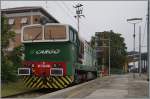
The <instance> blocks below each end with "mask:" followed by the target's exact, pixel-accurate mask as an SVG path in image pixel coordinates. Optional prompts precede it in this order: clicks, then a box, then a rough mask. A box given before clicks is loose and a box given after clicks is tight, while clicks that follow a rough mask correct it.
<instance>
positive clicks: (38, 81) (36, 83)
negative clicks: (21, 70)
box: [32, 77, 41, 88]
mask: <svg viewBox="0 0 150 99" xmlns="http://www.w3.org/2000/svg"><path fill="white" fill-rule="evenodd" d="M37 79H38V80H37V81H36V82H35V83H34V84H33V85H32V87H33V88H34V87H35V86H36V85H38V83H40V80H41V78H40V77H39V78H37Z"/></svg>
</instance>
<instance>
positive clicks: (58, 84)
mask: <svg viewBox="0 0 150 99" xmlns="http://www.w3.org/2000/svg"><path fill="white" fill-rule="evenodd" d="M54 80H55V83H56V85H57V86H59V87H60V88H63V86H62V85H61V84H60V83H58V81H57V80H56V79H55V78H54Z"/></svg>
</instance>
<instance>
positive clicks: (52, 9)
mask: <svg viewBox="0 0 150 99" xmlns="http://www.w3.org/2000/svg"><path fill="white" fill-rule="evenodd" d="M77 3H82V4H83V5H84V8H83V14H84V15H85V18H81V20H80V29H81V30H80V36H81V37H82V38H84V39H85V40H87V41H89V40H90V38H91V36H92V35H94V34H95V32H103V31H110V30H113V31H114V32H117V33H121V34H122V37H124V38H125V43H126V45H127V48H128V51H131V50H133V25H132V24H129V23H127V21H126V19H128V18H134V17H141V18H143V21H142V23H140V24H138V25H136V50H137V51H138V38H139V36H138V34H139V29H138V27H139V25H141V27H142V45H143V46H145V45H146V39H147V35H146V34H147V33H146V14H147V2H146V1H78V2H77V1H47V3H46V1H2V2H1V7H2V9H3V8H11V7H21V6H42V7H43V8H45V9H46V10H47V11H48V12H49V13H50V14H51V15H52V16H54V17H55V18H56V19H57V20H58V21H60V22H61V23H65V24H70V25H72V26H73V27H74V28H77V21H76V19H75V18H74V15H75V9H74V8H73V5H75V4H77ZM142 51H143V52H145V51H146V47H143V48H142Z"/></svg>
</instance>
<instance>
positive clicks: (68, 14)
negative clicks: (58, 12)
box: [56, 2, 77, 25]
mask: <svg viewBox="0 0 150 99" xmlns="http://www.w3.org/2000/svg"><path fill="white" fill-rule="evenodd" d="M56 3H57V5H58V6H60V7H61V8H62V10H63V11H64V12H65V13H66V14H67V16H68V17H69V18H70V19H71V20H72V21H74V23H75V24H76V25H77V22H76V21H75V20H74V19H73V17H71V16H72V15H70V13H68V12H67V11H66V10H65V9H64V7H63V6H62V5H61V4H59V3H58V2H56Z"/></svg>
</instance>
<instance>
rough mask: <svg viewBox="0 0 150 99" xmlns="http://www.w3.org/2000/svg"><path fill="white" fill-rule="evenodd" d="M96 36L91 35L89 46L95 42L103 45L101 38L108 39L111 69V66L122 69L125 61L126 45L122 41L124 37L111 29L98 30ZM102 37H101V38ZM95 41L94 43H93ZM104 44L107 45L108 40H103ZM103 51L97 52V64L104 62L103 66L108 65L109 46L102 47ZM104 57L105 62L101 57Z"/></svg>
mask: <svg viewBox="0 0 150 99" xmlns="http://www.w3.org/2000/svg"><path fill="white" fill-rule="evenodd" d="M98 33H99V34H98V36H97V37H96V38H97V40H95V37H91V44H92V45H91V46H95V47H96V45H95V43H97V44H98V45H99V46H103V45H102V44H103V43H102V42H104V41H103V40H102V39H110V60H111V70H112V68H114V69H118V70H122V69H123V66H124V64H125V62H126V61H127V47H126V44H125V43H124V38H123V37H121V34H119V33H114V32H113V31H104V32H98ZM101 38H102V39H101ZM94 41H95V43H94ZM105 44H106V46H109V41H105ZM103 49H104V51H103V52H99V54H100V58H97V61H98V62H99V65H102V64H104V65H105V66H107V68H108V66H109V52H108V50H109V47H107V48H106V47H105V48H103ZM103 57H104V58H105V62H104V63H103V61H102V58H103Z"/></svg>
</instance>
